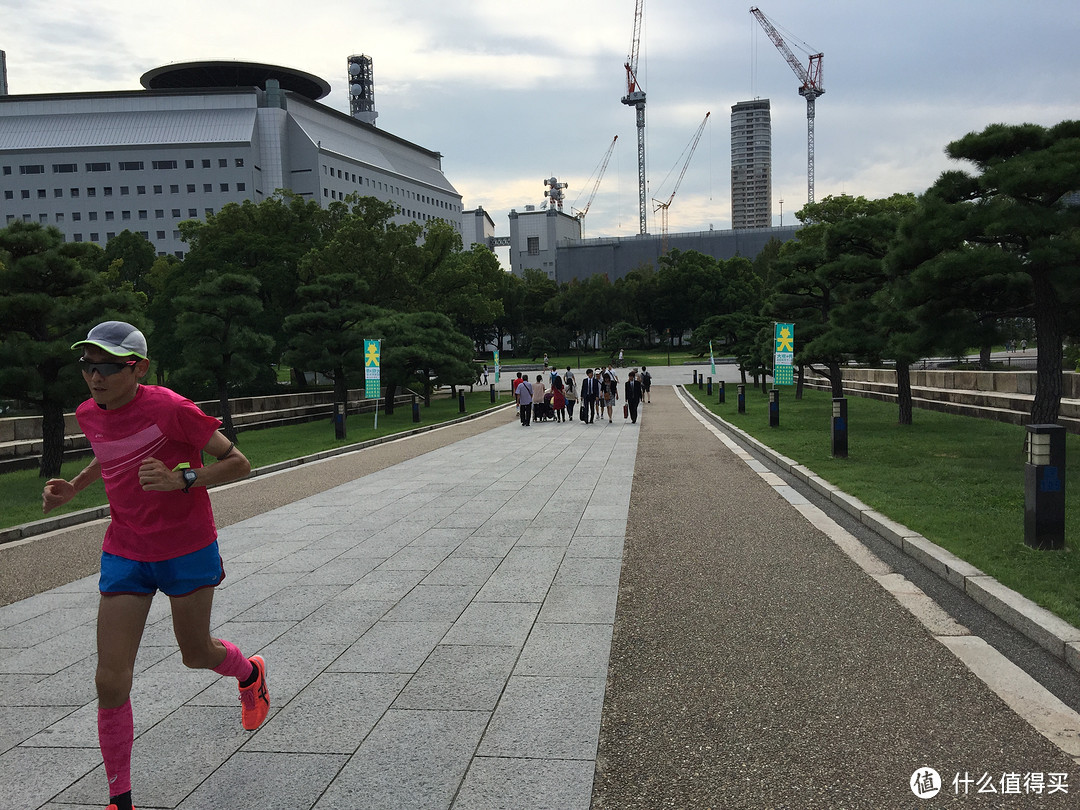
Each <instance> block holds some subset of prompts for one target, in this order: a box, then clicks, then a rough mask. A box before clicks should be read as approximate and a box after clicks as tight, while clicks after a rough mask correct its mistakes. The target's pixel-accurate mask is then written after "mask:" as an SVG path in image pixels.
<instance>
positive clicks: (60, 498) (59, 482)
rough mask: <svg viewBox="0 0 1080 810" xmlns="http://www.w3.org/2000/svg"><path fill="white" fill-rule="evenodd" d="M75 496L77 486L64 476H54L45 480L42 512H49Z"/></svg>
mask: <svg viewBox="0 0 1080 810" xmlns="http://www.w3.org/2000/svg"><path fill="white" fill-rule="evenodd" d="M74 497H75V487H74V486H72V484H71V483H70V482H68V481H65V480H64V479H63V478H52V479H50V480H49V481H46V482H45V489H44V491H43V492H42V493H41V512H42V514H45V515H47V514H49V512H51V511H52V510H53V509H55V508H56V507H58V506H63V505H64V504H65V503H67V502H68V501H70V500H71V499H72V498H74Z"/></svg>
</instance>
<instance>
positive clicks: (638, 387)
mask: <svg viewBox="0 0 1080 810" xmlns="http://www.w3.org/2000/svg"><path fill="white" fill-rule="evenodd" d="M626 376H627V380H626V406H627V408H628V410H629V411H630V421H631V422H632V423H633V424H635V425H636V424H637V412H638V405H640V404H641V398H642V396H643V395H644V394H645V388H644V386H642V384H641V382H640V381H639V380H638V378H637V372H636V371H631V372H630V373H629V374H628V375H626Z"/></svg>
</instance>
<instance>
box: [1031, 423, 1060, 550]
mask: <svg viewBox="0 0 1080 810" xmlns="http://www.w3.org/2000/svg"><path fill="white" fill-rule="evenodd" d="M1026 449H1027V453H1026V457H1027V461H1026V463H1025V464H1024V544H1025V545H1027V546H1030V547H1031V548H1035V549H1040V550H1047V549H1050V550H1058V549H1063V548H1065V428H1064V427H1062V426H1061V425H1028V426H1027V440H1026Z"/></svg>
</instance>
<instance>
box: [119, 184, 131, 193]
mask: <svg viewBox="0 0 1080 810" xmlns="http://www.w3.org/2000/svg"><path fill="white" fill-rule="evenodd" d="M130 193H131V188H130V187H129V186H120V194H121V195H125V194H130Z"/></svg>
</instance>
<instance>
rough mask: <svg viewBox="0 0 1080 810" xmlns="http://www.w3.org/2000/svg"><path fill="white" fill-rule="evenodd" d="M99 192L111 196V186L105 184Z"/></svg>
mask: <svg viewBox="0 0 1080 810" xmlns="http://www.w3.org/2000/svg"><path fill="white" fill-rule="evenodd" d="M101 193H102V194H104V195H105V196H106V197H111V196H112V186H105V187H104V188H103V189H101Z"/></svg>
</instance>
